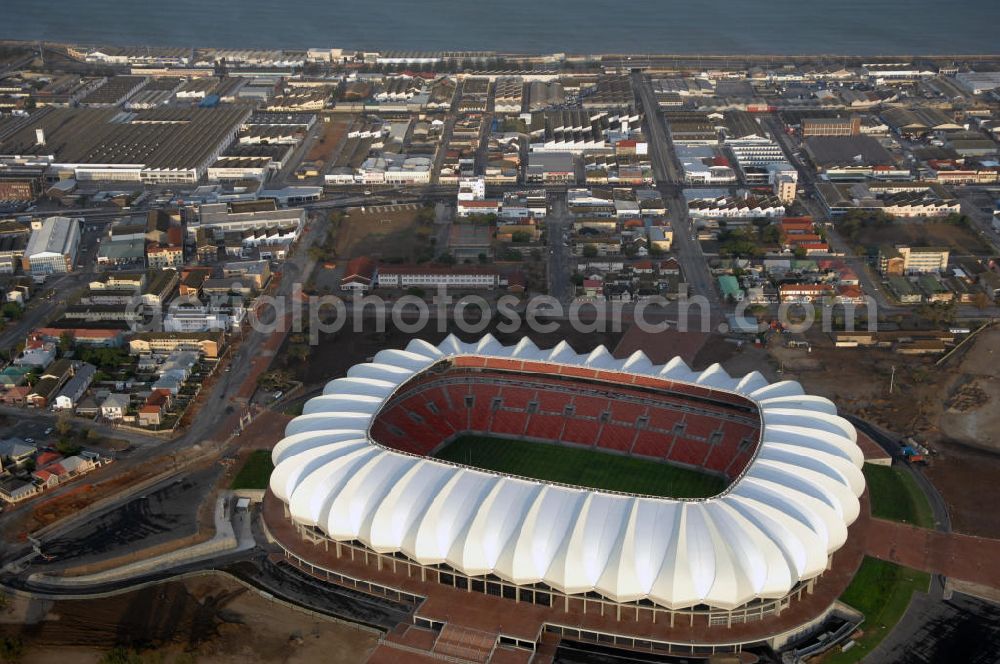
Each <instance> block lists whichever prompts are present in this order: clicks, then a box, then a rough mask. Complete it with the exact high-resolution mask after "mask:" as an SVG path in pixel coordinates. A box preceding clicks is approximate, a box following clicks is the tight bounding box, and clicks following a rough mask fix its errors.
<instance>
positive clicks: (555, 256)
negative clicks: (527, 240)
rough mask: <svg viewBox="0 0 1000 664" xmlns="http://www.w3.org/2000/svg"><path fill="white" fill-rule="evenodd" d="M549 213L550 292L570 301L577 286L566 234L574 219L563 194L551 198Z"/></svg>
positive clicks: (547, 277) (557, 297) (561, 300)
mask: <svg viewBox="0 0 1000 664" xmlns="http://www.w3.org/2000/svg"><path fill="white" fill-rule="evenodd" d="M551 201H552V203H551V206H550V210H549V214H548V215H547V217H546V219H545V233H546V238H547V240H548V252H549V255H548V269H547V274H546V279H547V281H548V293H549V295H551V296H552V297H554V298H556V299H557V300H559V301H560V302H569V301H570V300H572V299H573V296H574V295H575V294H576V287H575V286H574V285H572V284H571V283H570V275H571V273H572V272H573V267H574V266H573V264H572V262H571V261H570V257H569V253H570V250H569V248H568V247H566V246H565V243H564V242H565V240H564V238H565V236H566V235H565V234H566V233H568V232H569V230H570V226H571V225H572V221H571V219H570V218H569V212H568V211H567V209H566V197H565V196H564V195H562V194H558V195H556V196H555V197H554V198H552V199H551Z"/></svg>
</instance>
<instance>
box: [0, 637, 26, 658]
mask: <svg viewBox="0 0 1000 664" xmlns="http://www.w3.org/2000/svg"><path fill="white" fill-rule="evenodd" d="M23 654H24V644H23V643H22V642H21V639H20V637H17V636H9V635H8V636H4V637H3V638H0V661H4V662H16V661H17V660H19V659H21V656H22V655H23Z"/></svg>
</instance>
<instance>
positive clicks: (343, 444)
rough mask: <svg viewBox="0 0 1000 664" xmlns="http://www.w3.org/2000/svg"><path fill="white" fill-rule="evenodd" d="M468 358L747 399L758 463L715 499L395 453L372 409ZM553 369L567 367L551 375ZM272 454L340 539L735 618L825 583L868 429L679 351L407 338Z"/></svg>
mask: <svg viewBox="0 0 1000 664" xmlns="http://www.w3.org/2000/svg"><path fill="white" fill-rule="evenodd" d="M460 356H478V357H498V358H515V359H523V360H532V361H534V362H544V363H549V364H552V365H553V369H555V368H557V367H558V366H586V367H589V368H593V369H600V370H604V371H610V372H616V373H618V374H619V375H620V376H621V378H622V382H623V383H627V382H628V381H629V380H630V377H632V376H636V375H647V376H656V377H660V378H664V379H668V380H671V381H674V382H684V383H690V384H696V385H701V386H703V387H707V388H711V389H712V390H716V391H718V392H720V396H722V394H738V395H742V396H743V397H745V398H746V399H748V400H750V401H752V402H753V403H755V404H756V405H757V406H758V408H759V410H760V413H761V422H762V431H761V442H760V445H759V447H758V450H757V453H756V456H755V457H754V458H753V459H752V460H751V462H750V464H749V465H748V466H747V468H746V469H745V471H744V472H743V474H742V475H741V476H739V477H738V478H737V479H736V480H735V482H733V483H732V484H731V485H730V486H729V488H728V489H727V490H726V491H724V492H723V493H721V494H719V495H717V496H714V497H712V498H707V499H688V500H683V499H665V498H654V497H650V496H640V495H629V494H620V493H612V492H607V491H600V490H594V489H586V488H580V487H569V486H564V485H556V484H552V483H547V482H544V481H540V480H527V479H524V478H517V477H511V476H506V475H503V474H500V473H495V472H489V471H482V470H477V469H473V468H469V467H466V466H458V465H454V464H450V463H447V462H443V461H438V460H435V459H431V458H425V457H420V456H415V455H411V454H406V453H402V452H398V451H395V450H392V449H387V448H385V447H383V446H382V445H380V444H378V443H377V442H375V441H373V440H372V439H371V437H370V435H369V428H370V425H371V423H372V421H373V420H374V418H375V415H376V414H377V413H378V412H379V410H380V409H381V407H382V406H383V404H385V403H386V402H387V401H388V400H389V399H390V398H391V397H392V396H393V395H394V394H395V392H396V389H397V388H399V387H400V386H401V385H403V384H404V383H406V382H407V381H408V380H409V379H410V378H412V377H414V376H415V375H417V374H419V373H421V372H422V371H424V370H425V369H427V368H428V367H430V366H431V365H433V364H435V363H437V362H439V361H441V360H443V359H447V358H453V359H454V358H457V357H460ZM553 373H555V371H553ZM285 433H286V437H285V438H284V439H283V440H282V441H280V442H279V443H278V444H277V445H276V446H275V448H274V450H273V452H272V456H273V459H274V462H275V466H276V467H275V470H274V472H273V474H272V475H271V481H270V487H271V491H272V492H273V493H274V494H275V495H276V496H277V497H278V498H279V499H280V500H282V501H284V502H285V503H287V504H288V507H289V511H290V514H291V516H292V518H293V519H294V520H295V521H296V522H298V523H300V524H304V525H308V526H315V527H317V528H319V529H320V530H322V531H323V532H325V533H326V534H327V535H328V536H329V537H330V538H332V539H334V540H338V541H354V540H358V541H361V542H363V543H364V544H365V545H366V546H368V547H370V548H371V549H372V550H374V551H377V552H379V553H395V552H402V553H403V554H405V555H406V556H408V557H409V558H411V559H413V560H415V561H417V562H418V563H420V564H424V565H434V564H442V563H446V564H448V565H450V566H451V567H453V568H455V569H456V570H457V571H459V572H461V573H464V574H467V575H470V576H480V575H485V574H490V573H492V574H495V575H497V576H499V577H501V578H503V579H506V580H508V581H510V582H512V583H515V584H532V583H545V584H547V585H549V586H550V587H552V588H555V589H557V590H559V591H562V592H565V593H568V594H574V593H585V592H590V591H594V592H597V593H599V594H601V595H603V596H604V597H607V598H608V599H610V600H612V601H617V602H631V601H637V600H642V599H648V600H650V601H652V602H655V603H656V604H659V605H662V606H666V607H668V608H672V609H680V608H687V607H691V606H695V605H698V604H707V605H710V606H713V607H717V608H721V609H732V608H736V607H738V606H741V605H743V604H745V603H747V602H749V601H752V600H754V599H756V598H780V597H783V596H785V595H786V594H787V593H788V592H789V591H790V590H792V589H793V588H794V587H795V585H796V584H797V583H799V582H801V581H805V580H807V579H810V578H813V577H816V576H818V575H820V574H821V573H822V572H823V571H824V570H825V569H826V567H827V561H828V556H829V555H830V554H832V553H833V552H834V551H836V550H837V549H839V548H840V547H841V546H842V545H843V544H844V542H845V541H846V538H847V526H848V525H850V524H851V523H852V522H853V521H854V520H855V519H856V518H857V516H858V514H859V510H860V507H859V502H858V496H860V495H861V493H862V492H863V490H864V486H865V484H864V477H863V475H862V474H861V471H860V467H861V464H862V463H863V457H862V453H861V450H860V449H859V448H858V446H857V444H856V432H855V430H854V427H853V426H852V425H851V424H850V423H848V422H847V421H846V420H844V419H842V418H840V417H838V416H837V415H836V407H835V406H834V405H833V403H831V402H830V401H829V400H827V399H824V398H822V397H816V396H808V395H805V394H803V390H802V388H801V386H800V385H799V384H798V383H796V382H793V381H781V382H778V383H774V384H768V382H767V380H766V379H765V378H764V377H763V376H761V375H760V374H759V373H757V372H753V373H751V374H748V375H746V376H744V377H742V378H733V377H730V376H729V375H728V374H727V373H726V372H725V371H724V370H723V369H722V368H721V367H720V366H719V365H717V364H716V365H712V366H711V367H709V368H708V369H706V370H704V371H701V372H696V371H692V370H690V369H689V368H688V367H687V365H685V364H684V362H683V361H682V360H680V358H674V359H673V360H671V361H670V362H668V363H667V364H665V365H654V364H652V363H651V362H650V360H649V359H648V358H647V357H646V356H645V355H644V354H643V353H641V352H636V353H635V354H633V355H632V356H630V357H629V358H627V359H621V360H620V359H615V358H613V357H612V356H611V354H610V353H609V352H608V351H607V349H606V348H604V347H603V346H601V347H598V348H597V349H595V350H594V351H593V352H591V353H588V354H577V353H576V352H574V351H573V349H572V348H570V347H569V345H567V344H566V343H565V342H562V343H560V344H559V345H557V346H556V347H554V348H553V349H551V350H544V351H543V350H539V349H538V348H537V347H536V346H535V345H534V344H533V343H532V342H531V341H530V340H528V339H523V340H522V341H521V342H519V343H518V344H517V345H515V346H503V345H501V344H500V343H499V342H498V341H497V340H496V339H494V338H493V337H492V336H490V335H487V336H486V337H484V338H482V339H481V340H479V341H477V342H472V343H463V342H461V341H459V340H458V339H456V338H455V337H453V336H450V337H448V338H447V339H445V340H444V341H443V342H442V343H441V344H440V346H437V347H435V346H433V345H431V344H429V343H427V342H424V341H421V340H414V341H411V342H410V344H409V345H408V346H407V347H406V350H383V351H381V352H379V353H378V354H377V355H376V356H375V357H374V361H373V362H371V363H363V364H358V365H356V366H354V367H352V368H351V369H350V370H349V371H348V372H347V376H346V377H345V378H338V379H336V380H333V381H331V382H330V383H328V384H327V385H326V387H325V389H324V391H323V396H320V397H316V398H314V399H312V400H310V401H309V402H308V403H307V404H306V405H305V408H304V410H303V414H302V415H301V416H299V417H297V418H295V419H294V420H292V421H291V422H290V423H289V425H288V427H287V429H286V431H285Z"/></svg>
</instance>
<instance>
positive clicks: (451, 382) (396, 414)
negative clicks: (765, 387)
mask: <svg viewBox="0 0 1000 664" xmlns="http://www.w3.org/2000/svg"><path fill="white" fill-rule="evenodd" d="M507 365H511V366H510V368H509V371H510V372H511V373H508V372H507V371H508V367H507ZM518 366H519V363H517V362H516V361H514V360H503V363H502V366H498V367H494V366H490V367H489V368H485V367H480V366H476V367H465V368H459V369H456V368H451V369H449V370H447V371H445V372H443V373H437V374H433V375H422V376H420V377H418V378H416V379H414V380H412V381H410V382H408V383H406V384H404V385H402V386H400V388H398V389H397V390H396V392H395V394H394V395H393V397H392V398H391V399H389V400H388V401H387V403H386V405H385V407H384V408H383V409H382V411H380V412H379V413H378V415H377V416H376V418H375V420H374V421H373V423H372V435H373V436H374V438H375V439H376V440H377V441H378V442H379V443H381V444H382V445H385V446H387V447H391V448H393V449H397V450H400V451H404V452H409V453H411V454H418V455H422V456H428V455H431V454H433V453H434V452H435V451H436V450H437V449H439V448H440V447H442V446H443V445H444V444H446V443H447V442H449V441H450V440H452V439H454V438H455V437H458V436H459V435H462V434H466V433H468V434H484V435H493V436H497V437H510V438H528V439H534V440H539V441H546V442H559V443H564V444H568V445H578V446H586V447H596V448H598V449H602V450H607V451H609V452H615V453H619V454H630V455H635V456H640V457H647V458H652V459H658V460H664V461H668V462H672V463H676V464H681V465H685V466H691V467H695V468H701V469H704V470H707V471H710V472H714V473H718V474H722V475H725V476H726V477H727V478H729V479H735V478H736V477H737V476H739V474H740V473H741V472H742V471H743V469H744V468H745V467H746V466H747V464H748V463H749V462H750V461H751V459H752V458H753V455H754V452H755V449H756V446H757V441H758V438H759V434H760V423H759V419H758V417H757V414H756V412H754V410H753V409H752V408H751V407H749V406H748V405H747V403H746V402H745V401H743V400H741V398H740V397H739V396H738V395H732V394H729V393H726V392H722V391H719V390H709V389H707V388H703V387H701V386H697V385H689V384H681V383H675V382H673V381H664V380H650V381H641V382H642V384H639V383H638V382H633V383H632V384H629V385H620V384H615V385H608V384H606V383H604V382H602V381H601V376H600V373H601V372H594V371H589V372H588V373H587V375H586V376H577V377H573V378H569V377H566V376H563V377H559V378H548V377H545V376H534V375H530V374H528V375H526V374H524V373H513V372H516V371H517V370H518ZM595 376H596V377H595Z"/></svg>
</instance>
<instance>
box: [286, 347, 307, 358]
mask: <svg viewBox="0 0 1000 664" xmlns="http://www.w3.org/2000/svg"><path fill="white" fill-rule="evenodd" d="M288 357H290V358H291V359H293V360H295V361H296V362H305V361H306V360H307V359H309V346H307V345H306V344H292V345H290V346H289V347H288Z"/></svg>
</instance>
